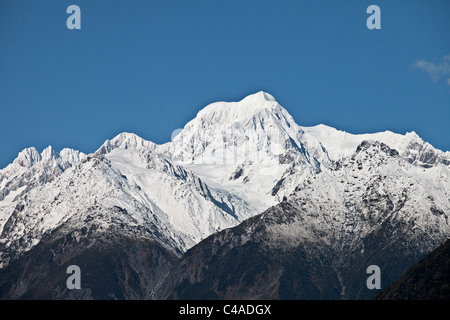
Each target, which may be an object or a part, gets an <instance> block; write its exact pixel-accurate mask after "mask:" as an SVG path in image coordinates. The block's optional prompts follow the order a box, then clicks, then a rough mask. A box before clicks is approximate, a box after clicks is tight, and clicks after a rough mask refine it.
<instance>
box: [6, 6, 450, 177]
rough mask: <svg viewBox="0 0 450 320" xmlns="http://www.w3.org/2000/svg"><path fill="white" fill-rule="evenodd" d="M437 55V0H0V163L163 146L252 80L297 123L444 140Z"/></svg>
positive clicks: (446, 41) (447, 114)
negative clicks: (374, 14)
mask: <svg viewBox="0 0 450 320" xmlns="http://www.w3.org/2000/svg"><path fill="white" fill-rule="evenodd" d="M71 4H76V5H78V6H79V7H80V8H81V30H68V29H67V27H66V19H67V17H68V16H69V14H67V13H66V8H67V7H68V6H69V5H71ZM371 4H376V5H378V6H379V7H380V8H381V27H382V28H381V30H368V29H367V28H366V20H367V18H368V17H369V15H368V14H367V13H366V8H367V7H368V6H369V5H371ZM448 55H450V1H447V0H443V1H439V0H433V1H429V0H423V1H413V0H407V1H406V0H403V1H399V0H389V1H385V0H383V1H382V0H370V1H365V0H353V1H351V0H345V1H336V0H330V1H317V0H314V1H313V0H308V1H300V0H293V1H283V0H280V1H273V0H270V1H265V0H238V1H237V0H227V1H224V0H221V1H217V0H204V1H200V0H192V1H185V0H183V1H181V0H180V1H173V0H160V1H148V0H145V1H144V0H142V1H137V0H130V1H125V0H121V1H115V0H108V1H106V0H95V1H93V0H70V1H65V0H53V1H50V0H28V1H21V0H1V1H0V108H1V113H0V124H1V133H2V134H1V139H0V150H1V152H0V168H3V167H4V166H6V165H7V164H8V163H10V162H11V161H12V160H13V159H14V158H15V157H16V156H17V153H18V152H19V151H20V150H22V149H23V148H25V147H29V146H35V147H36V148H37V149H38V150H39V151H42V149H43V148H45V147H47V146H48V145H52V146H53V147H54V148H55V149H56V150H57V151H59V150H61V149H62V148H64V147H71V148H75V149H78V150H81V151H83V152H85V153H90V152H94V151H95V150H96V149H97V148H98V147H100V145H101V144H102V143H103V142H104V141H105V140H106V139H111V138H113V137H114V136H115V135H116V134H118V133H120V132H124V131H127V132H134V133H136V134H138V135H140V136H141V137H143V138H145V139H147V140H151V141H154V142H156V143H163V142H167V141H169V140H170V136H171V133H172V131H173V130H174V129H176V128H180V127H183V126H184V125H185V123H186V122H187V121H189V120H190V119H192V118H193V117H194V116H195V115H196V113H197V112H198V111H199V110H200V109H201V108H203V107H204V106H206V105H207V104H208V103H210V102H214V101H218V100H226V101H233V100H240V99H242V98H243V97H244V96H246V95H248V94H251V93H254V92H256V91H259V90H264V91H267V92H269V93H270V94H272V95H273V96H274V97H275V98H276V99H277V100H278V102H279V103H280V104H281V105H282V106H283V107H285V108H286V109H287V110H288V112H290V113H291V115H292V116H293V117H294V119H295V120H296V121H297V123H299V124H300V125H305V126H309V125H316V124H319V123H323V124H327V125H330V126H334V127H336V128H338V129H341V130H345V131H348V132H352V133H364V132H376V131H384V130H391V131H394V132H398V133H405V132H407V131H412V130H414V131H416V132H417V133H418V134H419V135H420V136H421V137H422V138H423V139H424V140H426V141H428V142H430V143H431V144H432V145H433V146H435V147H437V148H439V149H441V150H449V149H450V139H449V137H450V125H449V123H450V110H449V109H450V80H447V79H450V71H449V68H450V66H449V63H450V58H448V59H446V58H445V57H446V56H448Z"/></svg>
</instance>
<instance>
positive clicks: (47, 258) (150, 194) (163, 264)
mask: <svg viewBox="0 0 450 320" xmlns="http://www.w3.org/2000/svg"><path fill="white" fill-rule="evenodd" d="M449 166H450V153H449V152H446V153H444V152H442V151H440V150H437V149H435V148H433V147H432V146H431V145H430V144H428V143H426V142H424V141H423V140H422V139H421V138H420V137H418V136H417V134H415V133H414V132H411V133H407V134H405V135H401V134H396V133H392V132H389V131H386V132H381V133H374V134H364V135H353V134H349V133H346V132H343V131H339V130H336V129H334V128H331V127H327V126H324V125H318V126H315V127H301V126H299V125H298V124H296V123H295V121H294V119H293V118H292V117H291V116H290V115H289V113H288V112H287V111H286V110H285V109H284V108H283V107H281V106H280V105H279V104H278V103H277V102H276V100H275V99H274V98H273V96H271V95H270V94H268V93H265V92H258V93H255V94H253V95H250V96H248V97H246V98H244V99H242V100H241V101H239V102H216V103H212V104H210V105H208V106H206V107H205V108H204V109H202V110H200V111H199V112H198V114H197V116H196V117H195V118H194V119H193V120H191V121H190V122H188V123H187V124H186V126H185V127H184V129H183V130H182V131H181V132H180V133H179V134H178V135H177V136H176V137H175V138H174V139H173V141H171V142H168V143H166V144H162V145H157V144H154V143H153V142H151V141H147V140H145V139H142V138H141V137H138V136H137V135H135V134H132V133H122V134H119V135H118V136H116V137H114V138H113V139H111V140H107V141H106V142H105V143H104V144H103V145H102V146H100V148H99V149H98V150H97V151H96V152H94V153H92V154H88V155H85V154H83V153H81V152H78V151H75V150H71V149H64V150H62V151H61V152H59V153H57V152H55V151H54V150H53V149H52V148H51V147H49V148H47V149H45V150H44V151H43V152H42V153H38V151H37V150H36V149H34V148H28V149H25V150H24V151H22V152H21V153H20V154H19V156H18V157H17V159H16V160H14V162H13V163H12V164H10V165H9V166H7V167H6V168H4V169H2V170H0V194H1V195H2V196H1V198H0V268H1V270H0V297H2V298H4V299H9V298H14V299H16V298H39V297H46V298H52V299H63V298H86V299H97V298H101V299H104V298H117V299H126V298H133V299H148V298H168V297H171V298H174V297H191V295H190V294H191V293H192V292H197V295H201V296H209V295H210V294H212V296H213V297H217V298H221V297H236V298H240V297H275V298H284V297H290V298H311V297H317V298H348V299H359V298H367V297H369V296H370V295H372V294H373V292H367V290H364V286H362V284H361V281H360V280H361V279H362V278H364V277H365V276H366V274H365V273H364V272H363V271H364V270H362V268H364V267H367V266H366V264H367V263H369V262H372V263H371V264H377V263H378V264H379V266H380V267H383V268H385V269H383V268H382V269H383V270H387V269H386V268H390V269H389V270H391V271H387V272H386V273H387V274H386V275H385V276H384V277H383V279H384V280H383V281H384V282H383V285H385V284H388V283H390V282H392V281H395V280H397V277H398V276H400V275H401V274H402V273H403V272H404V271H405V270H406V268H408V267H409V266H411V265H413V264H414V263H415V262H417V261H418V259H420V258H421V257H423V256H424V255H425V254H427V253H428V252H430V251H431V250H433V249H434V248H436V247H437V246H439V245H440V244H441V243H442V242H443V241H444V240H445V239H447V238H448V237H449V233H450V232H449V224H448V221H447V219H448V215H449V212H450V210H449V206H450V204H449V201H448V199H449V196H448V195H449V193H450V192H449V191H450V187H449V181H450V179H449ZM425 235H426V236H425ZM205 239H206V240H205ZM249 239H251V240H249ZM211 250H212V251H211ZM217 252H220V256H217V255H216V253H217ZM230 252H231V253H230ZM189 257H195V259H189ZM298 261H300V262H301V266H302V267H301V268H299V267H298V264H297V262H298ZM69 264H76V265H79V266H80V268H81V269H82V272H83V274H85V276H84V277H83V279H84V280H83V281H84V282H83V283H84V288H83V290H82V291H81V292H75V291H68V290H66V289H65V282H61V281H62V279H65V277H66V276H67V275H66V273H65V271H66V268H67V266H68V265H69ZM253 264H254V265H253ZM36 265H38V266H39V267H33V266H36ZM239 266H240V267H239ZM319 266H320V267H319ZM357 266H358V267H357ZM196 268H200V269H196ZM215 268H218V269H215ZM236 268H237V269H236ZM253 268H257V270H256V271H255V272H254V273H251V272H250V274H249V273H248V272H249V271H248V270H253ZM258 268H259V269H258ZM265 268H266V269H268V270H270V272H272V273H270V275H268V276H267V277H266V276H265V273H264V272H263V271H264V270H266V269H265ZM358 268H359V269H358ZM186 270H191V271H192V272H194V273H192V274H190V273H189V274H186V273H185V272H187V271H186ZM213 270H215V271H214V272H215V273H214V272H213ZM261 270H262V271H261ZM169 271H170V273H169ZM273 272H275V273H273ZM358 272H359V274H360V277H362V278H361V279H360V278H357V277H356V274H358ZM361 272H362V275H361ZM215 274H216V276H217V275H220V279H224V280H223V281H225V283H222V284H221V285H220V286H219V287H217V288H216V287H215V286H216V285H217V284H215V283H214V281H215V280H214V279H215V278H214V277H216V276H215ZM193 275H195V277H198V278H195V277H194V278H192V276H193ZM282 275H284V276H282ZM241 277H244V278H245V279H246V280H245V281H244V280H243V279H244V278H241ZM254 277H256V278H254ZM258 277H263V278H264V280H261V279H263V278H258ZM226 279H228V280H229V284H227V281H228V280H226ZM233 279H234V280H233ZM247 280H248V281H250V282H246V281H247ZM300 280H301V281H300ZM242 281H244V282H242ZM261 281H262V282H261ZM264 281H266V282H264ZM270 281H272V282H271V283H269V282H270ZM280 281H281V282H280ZM299 281H300V282H302V283H303V281H305V282H307V283H308V288H310V289H311V290H306V291H302V290H300V287H298V286H297V285H295V283H299ZM364 281H365V280H364ZM291 282H292V283H294V284H289V283H291ZM363 283H365V282H363ZM198 285H199V286H200V287H201V288H204V290H206V291H202V290H196V289H195V290H194V289H193V288H195V287H196V286H198ZM284 285H287V286H288V287H283V286H284ZM208 288H215V289H214V290H213V291H208V290H211V289H208ZM239 288H240V289H239ZM267 288H271V290H270V292H269V291H267V290H268V289H267ZM314 288H315V289H314ZM266 289H267V290H266ZM224 290H225V291H224ZM261 290H263V291H264V290H266V291H267V292H265V293H261ZM241 294H242V295H241Z"/></svg>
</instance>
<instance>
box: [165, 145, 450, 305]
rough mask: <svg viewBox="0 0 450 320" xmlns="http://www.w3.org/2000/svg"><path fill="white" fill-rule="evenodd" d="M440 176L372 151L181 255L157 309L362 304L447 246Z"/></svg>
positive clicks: (387, 151)
mask: <svg viewBox="0 0 450 320" xmlns="http://www.w3.org/2000/svg"><path fill="white" fill-rule="evenodd" d="M446 177H448V167H445V166H434V167H431V168H429V169H423V167H418V166H416V165H414V164H411V163H410V162H409V161H408V160H407V159H404V158H402V157H401V156H399V153H398V152H397V151H396V150H394V149H391V148H389V147H388V146H387V145H386V144H384V143H382V142H379V141H363V142H362V143H361V144H360V145H359V146H358V147H357V148H356V151H355V152H354V153H353V154H352V155H351V156H349V157H345V158H343V159H341V160H339V161H337V162H335V163H333V165H332V166H331V167H330V170H328V171H322V172H321V173H319V174H317V175H316V176H315V177H313V178H312V179H311V180H306V181H303V183H301V184H299V185H298V186H297V188H296V190H295V192H294V193H293V194H291V195H290V196H289V197H288V198H287V199H285V200H284V201H283V202H281V203H280V204H278V205H276V206H274V207H272V208H270V209H268V210H267V211H265V212H264V213H262V214H261V215H257V216H255V217H253V218H250V219H248V220H246V221H245V222H243V223H242V224H240V225H239V226H237V227H234V228H232V229H227V230H224V231H221V232H219V233H216V234H214V235H212V236H210V237H209V238H207V239H206V240H204V241H202V242H200V243H199V244H198V245H196V246H195V247H193V248H192V249H190V250H189V251H188V252H186V254H185V255H184V256H183V258H182V259H181V260H180V261H179V262H178V263H177V264H176V266H175V267H174V268H173V270H172V271H171V274H170V275H169V276H168V277H167V278H166V281H165V283H164V284H163V285H162V286H161V287H160V291H159V292H158V295H157V296H158V297H159V298H160V299H167V298H170V299H205V298H209V299H368V298H371V297H373V296H374V295H375V294H376V292H373V290H369V289H368V288H367V286H366V280H367V277H368V276H369V275H368V274H367V273H366V270H367V267H369V266H370V265H377V266H379V267H380V270H381V279H382V285H383V286H384V285H387V284H389V283H391V282H393V281H395V280H396V279H398V277H399V276H400V275H401V274H403V273H404V272H405V271H406V270H407V269H408V268H409V267H410V266H411V265H413V264H414V263H416V262H417V261H418V260H419V259H420V258H422V257H423V256H424V255H426V254H427V253H428V252H430V251H431V250H433V249H434V248H436V247H437V246H438V245H440V244H441V243H443V242H444V241H445V240H446V239H448V238H450V227H449V223H448V215H449V208H448V195H449V185H448V179H447V178H446Z"/></svg>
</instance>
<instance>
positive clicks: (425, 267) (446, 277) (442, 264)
mask: <svg viewBox="0 0 450 320" xmlns="http://www.w3.org/2000/svg"><path fill="white" fill-rule="evenodd" d="M376 299H379V300H394V299H395V300H449V299H450V240H447V241H446V242H445V243H444V244H443V245H442V246H440V247H438V248H437V249H435V250H433V251H432V252H430V253H429V254H428V255H427V256H426V257H425V258H423V259H421V260H420V261H419V262H418V263H417V264H415V265H414V266H413V267H411V268H410V269H409V270H408V271H407V272H406V273H405V274H404V275H402V276H401V277H400V279H399V280H397V281H396V282H395V283H393V284H391V285H389V286H387V287H386V288H384V289H383V290H382V291H381V292H379V293H378V295H377V296H376Z"/></svg>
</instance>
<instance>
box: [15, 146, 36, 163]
mask: <svg viewBox="0 0 450 320" xmlns="http://www.w3.org/2000/svg"><path fill="white" fill-rule="evenodd" d="M40 160H41V155H40V154H39V152H38V151H37V150H36V148H35V147H30V148H25V149H23V150H22V151H21V152H19V155H18V156H17V158H16V159H14V161H13V163H14V164H18V165H19V166H21V167H25V168H30V167H31V166H32V165H33V164H35V163H36V162H38V161H40Z"/></svg>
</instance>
